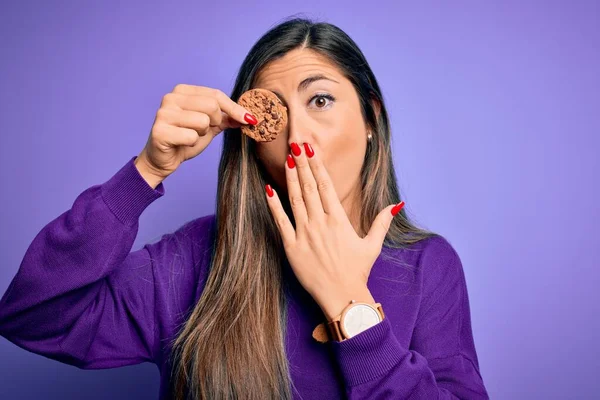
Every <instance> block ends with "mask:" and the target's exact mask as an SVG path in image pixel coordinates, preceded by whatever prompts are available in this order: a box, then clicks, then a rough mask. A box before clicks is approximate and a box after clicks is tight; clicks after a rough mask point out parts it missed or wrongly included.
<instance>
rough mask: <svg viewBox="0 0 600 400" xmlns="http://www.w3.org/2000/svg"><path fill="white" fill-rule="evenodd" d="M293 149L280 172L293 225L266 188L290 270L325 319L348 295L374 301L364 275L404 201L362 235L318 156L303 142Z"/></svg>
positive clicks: (346, 301)
mask: <svg viewBox="0 0 600 400" xmlns="http://www.w3.org/2000/svg"><path fill="white" fill-rule="evenodd" d="M292 153H293V154H294V155H293V156H292V155H289V154H288V159H287V162H286V166H285V172H286V180H287V188H288V195H289V199H290V204H291V206H292V212H293V214H294V219H295V221H296V228H295V229H294V226H293V225H292V223H291V221H290V219H289V218H288V216H287V214H286V213H285V211H284V209H283V206H282V205H281V201H280V200H279V197H278V196H277V194H276V193H275V191H274V190H273V189H272V188H271V186H270V185H267V186H266V191H267V203H268V205H269V208H270V210H271V213H272V214H273V217H274V219H275V222H276V224H277V227H278V229H279V232H280V234H281V237H282V242H283V246H284V249H285V252H286V255H287V258H288V260H289V262H290V266H291V267H292V269H293V271H294V274H295V275H296V277H297V278H298V281H299V282H300V283H301V284H302V286H303V287H304V288H305V289H306V291H307V292H308V293H310V294H311V296H312V297H313V299H315V301H316V302H317V303H318V304H319V306H320V307H321V309H322V310H323V311H324V313H325V315H326V316H327V317H328V319H331V318H333V317H335V316H337V315H339V314H340V312H341V311H342V310H343V308H344V307H345V306H346V305H348V304H349V303H350V300H352V299H355V300H357V301H365V302H371V303H374V300H373V298H372V296H371V295H370V292H369V291H368V289H367V281H368V278H369V274H370V272H371V268H372V267H373V264H374V263H375V260H376V259H377V257H378V256H379V254H380V253H381V247H382V245H383V241H384V239H385V236H386V234H387V231H388V229H389V227H390V224H391V221H392V218H393V217H394V215H396V214H397V213H398V212H399V211H400V209H401V208H402V207H403V206H404V202H400V203H399V204H397V205H390V206H388V207H386V208H384V209H383V210H382V211H381V212H380V213H379V214H378V216H377V217H376V218H375V221H373V224H372V226H371V228H370V230H369V232H368V234H367V235H366V236H365V237H364V238H361V237H360V236H359V235H358V234H357V233H356V231H355V230H354V227H353V226H352V224H351V222H350V220H349V219H348V216H347V215H346V212H345V210H344V208H343V207H342V204H341V203H340V201H339V198H338V196H337V193H336V191H335V189H334V187H333V183H332V181H331V179H330V177H329V174H328V173H327V171H326V170H325V167H324V165H323V163H322V160H321V159H320V157H319V155H318V154H316V153H315V152H314V150H313V149H312V147H311V146H310V144H307V143H305V144H304V151H302V150H301V148H300V146H298V145H297V144H296V143H293V144H292Z"/></svg>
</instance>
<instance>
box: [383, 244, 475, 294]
mask: <svg viewBox="0 0 600 400" xmlns="http://www.w3.org/2000/svg"><path fill="white" fill-rule="evenodd" d="M380 258H381V263H382V265H383V266H384V269H385V270H387V271H395V270H397V269H398V268H397V267H401V268H402V270H403V271H405V274H406V273H409V274H410V275H412V278H410V277H406V278H407V279H409V280H410V281H411V282H413V283H418V286H419V288H420V291H421V294H422V295H423V296H425V297H427V296H428V295H433V294H434V293H435V292H436V291H437V290H440V289H441V288H443V287H445V286H448V285H454V286H456V285H460V284H462V282H463V280H464V273H463V267H462V263H461V259H460V257H459V255H458V252H457V251H456V249H455V248H454V246H453V245H452V244H451V243H450V241H449V240H448V239H446V238H445V237H444V236H442V235H439V234H434V235H433V236H430V237H428V238H426V239H423V240H420V241H418V242H417V243H414V244H412V245H409V246H407V247H405V248H400V249H395V248H388V247H384V249H382V253H381V256H380Z"/></svg>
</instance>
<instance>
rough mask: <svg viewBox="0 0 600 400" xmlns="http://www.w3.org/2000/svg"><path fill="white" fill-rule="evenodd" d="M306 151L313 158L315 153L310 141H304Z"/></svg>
mask: <svg viewBox="0 0 600 400" xmlns="http://www.w3.org/2000/svg"><path fill="white" fill-rule="evenodd" d="M304 151H306V155H307V156H308V158H312V156H314V155H315V152H314V150H313V148H312V146H311V145H310V144H308V143H304Z"/></svg>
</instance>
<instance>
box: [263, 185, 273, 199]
mask: <svg viewBox="0 0 600 400" xmlns="http://www.w3.org/2000/svg"><path fill="white" fill-rule="evenodd" d="M265 189H266V190H267V195H268V196H269V197H273V188H272V187H271V185H267V186H265Z"/></svg>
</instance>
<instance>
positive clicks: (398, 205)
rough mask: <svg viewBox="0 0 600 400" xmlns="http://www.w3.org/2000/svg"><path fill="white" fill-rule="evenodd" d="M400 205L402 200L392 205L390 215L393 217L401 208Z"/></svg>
mask: <svg viewBox="0 0 600 400" xmlns="http://www.w3.org/2000/svg"><path fill="white" fill-rule="evenodd" d="M402 207H404V201H401V202H400V203H398V204H396V205H395V206H394V207H392V215H393V216H394V217H395V216H396V214H398V213H399V212H400V210H402Z"/></svg>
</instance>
